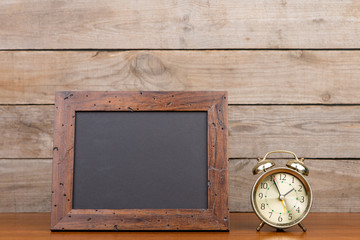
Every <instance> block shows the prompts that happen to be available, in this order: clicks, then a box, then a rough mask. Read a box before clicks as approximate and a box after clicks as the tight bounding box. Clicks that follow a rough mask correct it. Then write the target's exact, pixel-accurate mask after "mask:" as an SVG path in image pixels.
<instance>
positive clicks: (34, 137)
mask: <svg viewBox="0 0 360 240" xmlns="http://www.w3.org/2000/svg"><path fill="white" fill-rule="evenodd" d="M53 108H54V106H0V158H51V157H52V140H53V137H52V132H53V118H54V111H53Z"/></svg>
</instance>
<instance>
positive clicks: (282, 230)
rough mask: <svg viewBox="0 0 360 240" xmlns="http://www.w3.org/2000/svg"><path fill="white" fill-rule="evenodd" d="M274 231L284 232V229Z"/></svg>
mask: <svg viewBox="0 0 360 240" xmlns="http://www.w3.org/2000/svg"><path fill="white" fill-rule="evenodd" d="M276 231H277V232H285V231H284V229H282V228H277V229H276Z"/></svg>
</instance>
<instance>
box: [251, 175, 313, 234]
mask: <svg viewBox="0 0 360 240" xmlns="http://www.w3.org/2000/svg"><path fill="white" fill-rule="evenodd" d="M251 203H252V205H253V208H254V210H255V212H256V214H257V215H258V216H259V218H260V219H261V220H263V221H264V222H266V223H267V224H269V225H270V226H273V227H277V228H287V227H291V226H293V225H295V224H298V223H299V222H300V221H301V220H302V219H304V218H305V216H306V215H307V213H308V212H309V210H310V207H311V203H312V195H311V189H310V185H309V184H308V182H307V181H306V180H305V178H303V177H302V176H301V175H300V174H298V173H297V172H295V171H293V170H290V169H286V168H278V169H274V170H271V171H269V172H266V173H264V174H263V175H262V176H261V177H260V178H259V179H258V181H257V182H256V183H255V185H254V188H253V192H252V196H251Z"/></svg>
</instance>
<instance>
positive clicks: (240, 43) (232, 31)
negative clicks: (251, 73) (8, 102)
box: [0, 0, 360, 49]
mask: <svg viewBox="0 0 360 240" xmlns="http://www.w3.org/2000/svg"><path fill="white" fill-rule="evenodd" d="M0 8H1V9H2V12H3V14H1V17H0V22H2V23H4V24H3V25H2V28H1V31H0V34H1V36H2V37H1V39H0V48H1V49H54V48H55V49H71V48H76V49H79V48H87V49H89V48H103V49H104V48H121V49H136V48H137V49H144V48H146V49H148V48H152V49H154V48H155V49H160V48H161V49H180V48H181V49H195V48H196V49H209V48H217V49H219V48H231V49H233V48H327V49H328V48H359V46H360V45H359V41H358V39H359V38H360V33H359V31H357V30H358V28H359V12H360V5H359V3H358V2H357V1H351V0H345V1H327V0H321V1H310V0H302V1H284V0H277V1H270V2H269V1H264V0H256V1H245V0H242V1H236V0H229V1H221V2H218V1H190V0H187V1H179V2H178V1H165V0H151V1H147V2H146V3H144V2H142V1H139V2H138V1H135V2H134V1H125V0H117V1H112V0H104V1H101V2H96V1H90V0H83V1H75V2H74V1H41V0H34V1H25V0H16V1H14V0H13V1H10V0H6V1H1V5H0ZM50 13H51V14H50ZM299 26H301V27H299ZM330 36H331V37H330Z"/></svg>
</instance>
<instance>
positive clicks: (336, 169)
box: [229, 159, 360, 212]
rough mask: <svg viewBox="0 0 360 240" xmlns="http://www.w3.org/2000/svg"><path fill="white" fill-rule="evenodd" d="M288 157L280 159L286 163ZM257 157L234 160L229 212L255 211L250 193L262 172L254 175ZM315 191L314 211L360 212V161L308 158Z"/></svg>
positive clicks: (231, 167)
mask: <svg viewBox="0 0 360 240" xmlns="http://www.w3.org/2000/svg"><path fill="white" fill-rule="evenodd" d="M286 161H287V160H277V161H276V166H285V164H286ZM256 162H257V161H256V160H254V159H246V160H244V159H243V160H239V159H237V160H231V161H230V164H229V169H230V178H229V179H230V181H229V183H230V198H229V200H230V211H233V212H234V211H240V212H249V211H252V208H251V203H250V192H251V188H252V186H253V184H254V183H255V181H256V179H257V178H258V177H259V176H260V175H255V176H254V175H252V168H253V167H254V166H255V164H256ZM305 164H306V165H307V166H308V168H309V169H310V174H309V176H308V177H307V179H308V180H309V182H310V185H311V187H312V190H313V194H314V202H313V206H312V209H311V212H360V202H359V193H360V160H340V159H338V160H328V159H321V160H305Z"/></svg>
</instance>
